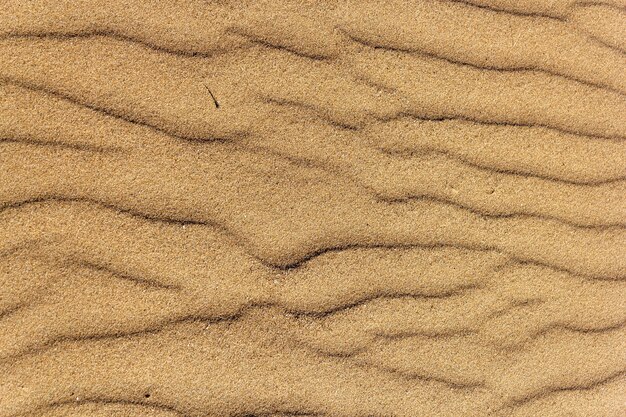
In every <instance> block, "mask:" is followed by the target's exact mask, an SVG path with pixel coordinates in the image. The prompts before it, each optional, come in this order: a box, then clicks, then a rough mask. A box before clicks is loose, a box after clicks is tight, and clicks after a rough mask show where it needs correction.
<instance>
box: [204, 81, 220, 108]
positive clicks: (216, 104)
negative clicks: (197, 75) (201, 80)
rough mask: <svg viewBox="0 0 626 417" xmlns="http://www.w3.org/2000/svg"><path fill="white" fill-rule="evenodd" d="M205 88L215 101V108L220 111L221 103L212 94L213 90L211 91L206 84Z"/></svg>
mask: <svg viewBox="0 0 626 417" xmlns="http://www.w3.org/2000/svg"><path fill="white" fill-rule="evenodd" d="M204 88H206V90H207V91H208V92H209V94H210V95H211V98H212V99H213V103H214V104H215V108H216V109H219V108H220V103H218V102H217V99H216V98H215V96H214V95H213V93H212V92H211V90H210V89H209V87H207V85H206V84H204Z"/></svg>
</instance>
